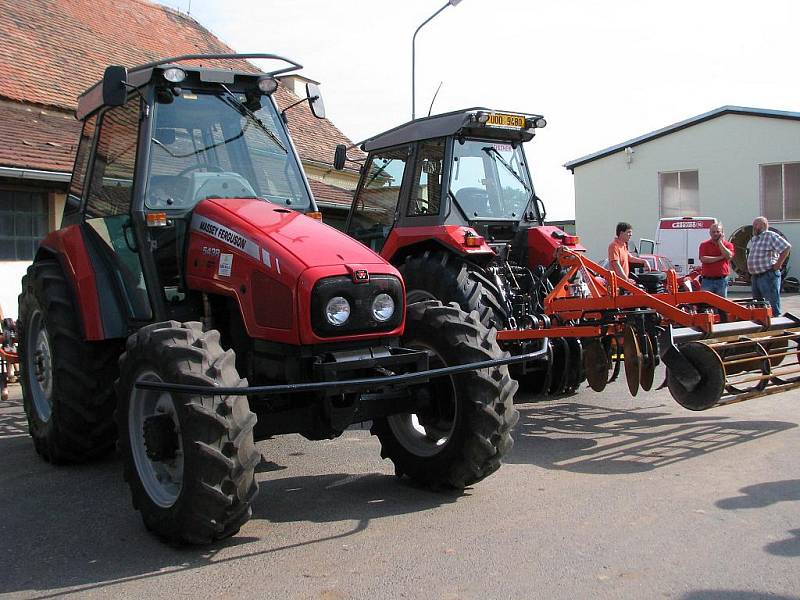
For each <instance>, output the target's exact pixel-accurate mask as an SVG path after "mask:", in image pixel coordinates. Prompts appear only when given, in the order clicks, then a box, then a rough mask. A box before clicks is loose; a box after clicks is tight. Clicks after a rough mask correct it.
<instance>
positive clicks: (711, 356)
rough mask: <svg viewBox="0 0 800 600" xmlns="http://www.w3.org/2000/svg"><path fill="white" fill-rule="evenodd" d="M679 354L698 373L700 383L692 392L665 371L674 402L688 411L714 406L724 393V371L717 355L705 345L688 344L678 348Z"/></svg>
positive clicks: (697, 343)
mask: <svg viewBox="0 0 800 600" xmlns="http://www.w3.org/2000/svg"><path fill="white" fill-rule="evenodd" d="M680 351H681V354H683V356H684V357H685V358H686V360H688V361H689V362H690V363H691V364H692V365H693V366H694V368H695V369H697V371H698V372H699V373H700V383H698V384H697V386H695V388H694V389H693V390H687V389H686V388H685V387H684V386H683V384H681V382H680V381H678V379H677V378H676V377H675V376H674V374H673V373H670V370H669V369H667V387H668V388H669V392H670V394H672V397H673V398H674V399H675V401H676V402H677V403H678V404H680V405H681V406H683V407H684V408H688V409H689V410H706V409H708V408H711V407H712V406H714V405H715V404H716V403H717V402H719V399H720V398H721V397H722V394H723V392H724V391H725V369H724V367H723V366H722V360H721V359H720V357H719V355H718V354H717V353H716V352H714V350H712V349H711V348H709V347H708V346H707V345H705V344H702V343H700V342H689V343H687V344H684V345H682V346H681V347H680Z"/></svg>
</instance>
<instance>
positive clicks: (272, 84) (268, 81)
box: [258, 77, 278, 94]
mask: <svg viewBox="0 0 800 600" xmlns="http://www.w3.org/2000/svg"><path fill="white" fill-rule="evenodd" d="M258 89H260V90H261V91H262V92H264V93H265V94H271V93H272V92H274V91H275V90H277V89H278V82H277V81H276V80H275V79H273V78H272V77H263V78H261V79H259V80H258Z"/></svg>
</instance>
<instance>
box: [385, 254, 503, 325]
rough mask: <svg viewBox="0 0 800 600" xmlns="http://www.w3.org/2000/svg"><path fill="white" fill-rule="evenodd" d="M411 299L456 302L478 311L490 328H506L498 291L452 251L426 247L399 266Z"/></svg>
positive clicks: (468, 311)
mask: <svg viewBox="0 0 800 600" xmlns="http://www.w3.org/2000/svg"><path fill="white" fill-rule="evenodd" d="M399 270H400V273H401V274H402V276H403V281H404V282H405V284H406V290H408V302H409V303H413V302H418V301H423V300H439V301H440V302H442V303H444V304H449V303H451V302H455V303H456V304H458V305H459V306H460V307H461V309H462V310H463V311H464V312H466V313H471V312H472V311H476V312H477V313H478V316H479V318H480V320H481V323H483V325H484V326H485V327H487V328H491V327H494V328H495V329H505V328H506V327H507V325H506V320H507V315H506V312H505V310H504V309H503V307H502V305H501V304H500V301H499V300H498V294H497V291H496V290H495V289H494V287H493V286H492V285H491V284H490V283H489V282H488V281H486V279H485V278H484V277H483V276H482V275H481V274H480V273H479V272H478V271H477V269H475V268H474V267H472V266H470V265H469V264H467V263H466V262H464V261H463V260H461V259H460V258H459V257H458V256H456V255H455V254H453V253H452V252H448V251H446V250H426V251H425V252H423V253H422V254H421V255H411V256H409V257H407V258H406V261H405V263H404V264H403V265H402V266H401V267H400V269H399Z"/></svg>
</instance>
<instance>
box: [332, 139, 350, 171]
mask: <svg viewBox="0 0 800 600" xmlns="http://www.w3.org/2000/svg"><path fill="white" fill-rule="evenodd" d="M346 160H347V146H345V145H344V144H336V151H335V152H334V154H333V168H334V169H336V170H337V171H341V170H342V169H344V163H345V161H346Z"/></svg>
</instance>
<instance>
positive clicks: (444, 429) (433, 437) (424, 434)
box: [387, 344, 459, 458]
mask: <svg viewBox="0 0 800 600" xmlns="http://www.w3.org/2000/svg"><path fill="white" fill-rule="evenodd" d="M411 347H412V348H415V349H417V350H427V351H428V353H429V355H430V368H431V369H437V368H440V367H445V366H447V365H446V363H445V362H444V360H442V357H441V356H440V355H439V354H438V353H437V352H436V351H435V350H434V349H433V348H431V347H429V346H423V345H419V344H416V345H411ZM419 393H424V394H426V395H427V396H428V401H429V408H428V410H426V411H425V412H420V413H402V414H398V415H391V416H389V417H387V421H388V424H389V428H390V429H391V430H392V433H394V436H395V438H397V441H398V442H399V443H400V444H401V445H402V446H403V447H404V448H405V449H406V450H408V451H409V452H410V453H412V454H414V455H416V456H420V457H423V458H427V457H432V456H436V455H437V454H439V453H440V452H442V450H444V448H445V447H446V446H447V443H448V442H449V441H450V440H451V439H452V437H453V433H454V432H455V430H456V423H458V416H459V415H458V412H459V411H458V401H457V394H456V388H455V384H454V382H453V378H452V377H449V376H446V377H437V378H435V379H433V380H432V381H430V382H429V383H428V384H427V385H425V386H424V387H422V388H420V392H419Z"/></svg>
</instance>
